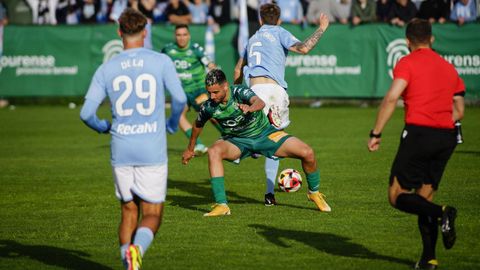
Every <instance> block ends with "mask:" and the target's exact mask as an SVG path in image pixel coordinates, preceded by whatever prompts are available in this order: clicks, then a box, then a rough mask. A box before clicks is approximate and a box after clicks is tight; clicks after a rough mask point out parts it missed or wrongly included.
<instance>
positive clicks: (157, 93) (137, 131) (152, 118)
mask: <svg viewBox="0 0 480 270" xmlns="http://www.w3.org/2000/svg"><path fill="white" fill-rule="evenodd" d="M165 88H167V89H168V91H169V92H170V94H171V96H172V107H178V106H180V107H179V108H180V111H181V110H182V109H183V106H184V104H185V101H186V97H185V93H184V92H183V89H182V86H181V83H180V80H179V79H178V76H177V74H176V71H175V67H174V65H173V63H172V61H171V60H170V58H169V57H168V56H166V55H164V54H160V53H157V52H154V51H151V50H147V49H144V48H135V49H129V50H126V51H123V52H121V53H120V54H119V55H117V56H115V57H114V58H113V59H111V60H110V61H108V62H106V63H104V64H103V65H101V66H100V67H99V68H98V69H97V71H96V73H95V75H94V77H93V79H92V82H91V84H90V88H89V89H88V93H87V95H86V97H85V99H86V103H87V102H93V103H95V104H97V105H98V104H100V103H101V102H102V101H103V100H104V99H105V98H106V97H107V96H108V97H109V99H110V102H111V104H112V126H111V129H110V133H111V135H112V152H111V161H112V165H113V166H139V165H141V166H147V165H162V164H166V163H167V151H166V150H167V145H166V136H165V134H166V133H165V126H166V123H165V93H164V92H165ZM167 125H168V123H167ZM96 130H97V131H99V132H102V130H101V128H96Z"/></svg>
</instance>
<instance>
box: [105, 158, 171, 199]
mask: <svg viewBox="0 0 480 270" xmlns="http://www.w3.org/2000/svg"><path fill="white" fill-rule="evenodd" d="M167 175H168V167H167V164H164V165H159V166H158V165H157V166H122V167H113V178H114V181H115V195H116V196H117V198H118V199H119V200H120V201H122V202H129V201H132V200H133V197H134V195H137V196H138V197H140V199H142V200H144V201H146V202H149V203H163V202H164V201H165V197H166V195H167Z"/></svg>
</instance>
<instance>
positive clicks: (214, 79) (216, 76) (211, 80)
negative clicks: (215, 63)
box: [205, 68, 227, 87]
mask: <svg viewBox="0 0 480 270" xmlns="http://www.w3.org/2000/svg"><path fill="white" fill-rule="evenodd" d="M226 81H227V77H226V76H225V73H223V71H222V70H220V69H218V68H215V69H212V70H210V71H209V72H208V73H207V76H206V77H205V84H206V85H207V87H209V86H212V85H216V84H223V83H224V82H226Z"/></svg>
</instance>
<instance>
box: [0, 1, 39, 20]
mask: <svg viewBox="0 0 480 270" xmlns="http://www.w3.org/2000/svg"><path fill="white" fill-rule="evenodd" d="M1 1H2V3H3V6H4V7H5V9H6V11H7V15H8V23H9V24H32V21H33V16H32V10H31V8H30V7H29V4H28V3H27V2H26V1H17V0H1Z"/></svg>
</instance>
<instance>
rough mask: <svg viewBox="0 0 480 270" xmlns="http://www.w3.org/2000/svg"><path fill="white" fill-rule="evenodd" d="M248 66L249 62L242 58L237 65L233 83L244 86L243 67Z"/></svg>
mask: <svg viewBox="0 0 480 270" xmlns="http://www.w3.org/2000/svg"><path fill="white" fill-rule="evenodd" d="M245 65H247V60H246V59H245V58H243V57H240V58H239V59H238V61H237V64H236V65H235V70H234V71H233V83H234V84H242V81H243V67H244V66H245Z"/></svg>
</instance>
